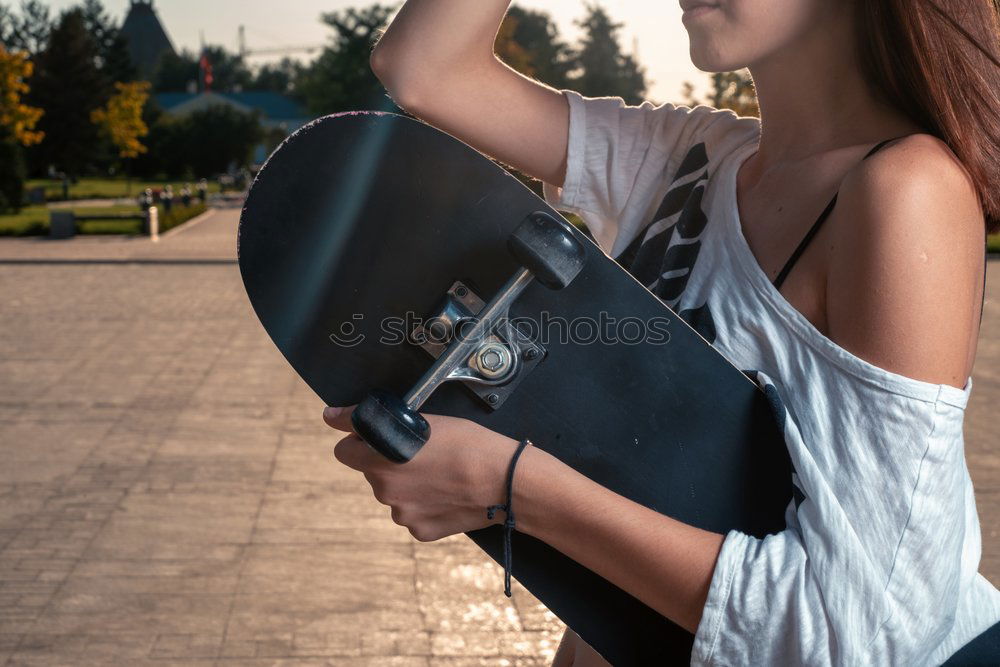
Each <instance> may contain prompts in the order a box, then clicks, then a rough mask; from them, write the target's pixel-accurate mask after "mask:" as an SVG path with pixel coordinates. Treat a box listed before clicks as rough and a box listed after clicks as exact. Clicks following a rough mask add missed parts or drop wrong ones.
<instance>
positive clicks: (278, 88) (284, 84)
mask: <svg viewBox="0 0 1000 667" xmlns="http://www.w3.org/2000/svg"><path fill="white" fill-rule="evenodd" d="M305 69H306V67H305V66H304V65H303V64H302V63H300V62H299V61H297V60H293V59H291V58H287V57H286V58H282V59H281V60H280V61H279V62H277V63H267V64H265V65H263V66H261V67H260V68H259V69H258V70H257V72H256V73H255V74H254V79H253V84H252V88H253V89H254V90H270V91H273V92H276V93H281V94H283V95H291V96H292V97H300V96H299V95H298V91H297V90H296V87H295V84H296V83H297V82H298V80H299V77H301V76H302V74H303V72H304V71H305Z"/></svg>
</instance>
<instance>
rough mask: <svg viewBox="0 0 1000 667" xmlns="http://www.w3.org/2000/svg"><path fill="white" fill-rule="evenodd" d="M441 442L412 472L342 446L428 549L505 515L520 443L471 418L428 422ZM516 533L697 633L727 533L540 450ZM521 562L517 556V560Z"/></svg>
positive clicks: (340, 454) (338, 418)
mask: <svg viewBox="0 0 1000 667" xmlns="http://www.w3.org/2000/svg"><path fill="white" fill-rule="evenodd" d="M350 412H351V411H350V410H349V409H347V410H338V409H336V408H327V410H326V411H324V413H323V417H324V419H325V420H326V422H327V424H329V425H330V426H332V427H334V428H337V429H340V430H343V431H349V430H350V429H351V422H350ZM425 416H426V417H427V420H428V422H429V423H430V425H431V432H432V433H433V434H434V435H433V437H432V438H431V439H430V440H429V441H428V442H427V444H426V445H424V447H423V448H422V449H421V450H420V452H419V453H418V454H417V456H415V457H414V458H413V459H412V460H411V461H409V462H408V463H406V464H405V465H399V464H396V463H391V462H389V461H388V460H386V459H385V458H383V457H382V456H380V455H379V454H378V453H376V452H375V450H373V449H372V448H370V447H368V445H366V444H365V443H364V442H363V441H362V440H360V439H359V438H358V437H357V436H355V435H350V436H348V437H346V438H344V439H343V440H341V441H340V442H339V443H337V446H336V448H335V449H334V454H335V456H336V457H337V459H338V460H339V461H340V462H342V463H344V464H346V465H348V466H350V467H351V468H354V469H355V470H358V471H360V472H362V473H364V475H365V478H366V479H367V480H368V482H369V483H370V484H371V486H372V490H373V491H374V493H375V498H376V499H377V500H378V501H379V502H381V503H384V504H386V505H389V506H391V507H392V519H393V521H395V522H396V523H398V524H400V525H402V526H406V527H407V528H408V529H409V530H410V533H411V534H412V535H413V536H414V537H415V538H416V539H418V540H420V541H422V542H429V541H433V540H437V539H441V538H442V537H446V536H448V535H454V534H456V533H461V532H468V531H470V530H476V529H478V528H483V527H485V526H488V525H490V524H494V523H503V521H504V519H505V518H506V517H505V516H504V514H503V512H498V513H497V514H496V515H495V516H494V518H493V519H492V520H490V519H487V518H486V508H487V507H489V506H490V505H495V504H497V503H501V502H503V501H504V500H505V498H504V494H505V489H504V483H505V480H506V476H507V466H508V463H509V461H510V460H511V456H512V454H513V452H514V450H515V449H516V447H517V442H515V441H514V440H511V439H510V438H507V437H505V436H502V435H500V434H498V433H494V432H493V431H490V430H488V429H486V428H484V427H482V426H479V425H478V424H476V423H474V422H470V421H468V420H465V419H455V418H452V417H442V416H438V415H425ZM513 492H514V497H513V499H512V502H513V508H514V516H515V521H516V529H517V530H518V531H519V532H522V533H528V534H530V535H533V536H534V537H537V538H538V539H541V540H542V541H544V542H547V543H548V544H549V545H551V546H552V547H554V548H556V549H558V550H559V551H561V552H563V553H564V554H566V555H567V556H569V557H570V558H572V559H574V560H576V561H577V562H579V563H580V564H581V565H583V566H584V567H586V568H588V569H590V570H593V571H594V572H596V573H597V574H599V575H601V576H602V577H604V578H605V579H607V580H608V581H610V582H612V583H613V584H615V585H617V586H618V587H619V588H621V589H623V590H625V591H626V592H628V593H630V594H632V595H633V596H635V597H636V598H638V599H639V600H641V601H643V602H645V603H646V604H647V605H649V606H650V607H652V608H653V609H655V610H657V611H658V612H660V613H661V614H663V615H664V616H666V617H667V618H669V619H671V620H672V621H674V622H675V623H677V624H678V625H680V626H682V627H684V628H686V629H687V630H690V631H691V632H694V631H695V630H696V629H697V627H698V621H699V619H700V618H701V612H702V608H703V607H704V605H705V597H706V595H707V592H708V587H709V583H710V582H711V579H712V572H713V570H714V568H715V560H716V557H717V556H718V553H719V549H720V548H721V545H722V540H723V536H722V535H718V534H716V533H710V532H707V531H704V530H701V529H699V528H694V527H692V526H688V525H686V524H683V523H680V522H679V521H675V520H674V519H671V518H669V517H667V516H664V515H663V514H660V513H658V512H655V511H653V510H651V509H648V508H646V507H644V506H642V505H640V504H638V503H636V502H633V501H631V500H629V499H627V498H625V497H623V496H620V495H618V494H616V493H614V492H613V491H610V490H608V489H606V488H604V487H603V486H601V485H600V484H597V483H596V482H593V481H591V480H590V479H589V478H587V477H585V476H584V475H582V474H580V473H579V472H577V471H576V470H574V469H573V468H571V467H570V466H568V465H566V464H565V463H563V462H562V461H560V460H559V459H557V458H556V457H554V456H552V455H551V454H548V453H547V452H545V451H544V450H542V449H539V448H537V447H528V448H527V449H525V450H524V452H523V453H522V455H521V458H520V460H519V461H518V463H517V467H516V469H515V475H514V488H513ZM514 557H515V558H516V557H517V556H516V554H515V556H514Z"/></svg>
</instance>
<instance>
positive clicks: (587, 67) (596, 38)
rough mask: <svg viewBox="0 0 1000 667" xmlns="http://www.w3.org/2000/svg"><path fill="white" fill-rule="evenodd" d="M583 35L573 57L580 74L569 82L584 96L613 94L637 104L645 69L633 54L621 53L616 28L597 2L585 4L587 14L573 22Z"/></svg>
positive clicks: (620, 25)
mask: <svg viewBox="0 0 1000 667" xmlns="http://www.w3.org/2000/svg"><path fill="white" fill-rule="evenodd" d="M576 24H577V25H579V26H580V27H581V28H583V30H584V33H585V34H584V38H583V41H582V44H581V46H580V49H579V51H578V53H577V55H576V58H575V59H574V64H575V65H576V66H577V69H578V71H579V73H578V74H577V75H576V76H574V77H573V78H572V79H571V85H572V86H573V87H574V89H576V90H578V91H579V92H580V93H582V94H584V95H590V96H597V95H615V96H618V97H621V98H622V99H624V100H625V101H626V102H628V103H629V104H639V103H640V102H642V100H643V95H644V94H645V92H646V75H645V70H644V69H643V68H642V67H640V66H639V64H638V63H636V61H635V60H634V59H633V58H632V56H629V55H625V54H623V53H622V52H621V47H620V46H619V44H618V31H619V30H620V29H621V27H622V24H621V23H614V22H612V20H611V18H610V17H609V16H608V14H607V12H606V11H605V10H604V9H603V8H602V7H601V6H600V5H596V4H595V5H590V4H588V5H587V15H586V16H585V17H584V18H583V19H582V20H580V21H577V22H576Z"/></svg>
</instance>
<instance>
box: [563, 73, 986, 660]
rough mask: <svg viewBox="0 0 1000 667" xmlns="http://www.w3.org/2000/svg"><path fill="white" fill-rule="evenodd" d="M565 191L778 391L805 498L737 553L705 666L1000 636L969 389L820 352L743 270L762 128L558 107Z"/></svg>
mask: <svg viewBox="0 0 1000 667" xmlns="http://www.w3.org/2000/svg"><path fill="white" fill-rule="evenodd" d="M563 94H564V95H565V96H566V97H567V99H568V101H569V107H570V119H569V148H568V155H567V173H566V180H565V183H564V184H563V186H562V187H561V188H556V187H554V186H552V185H551V184H547V183H546V184H544V193H545V198H546V200H547V201H548V202H549V203H550V204H551V205H552V206H553V207H555V208H557V209H561V210H566V211H571V212H574V213H577V214H578V215H580V216H581V217H582V218H583V220H584V221H585V222H586V223H587V225H588V227H589V228H590V230H591V231H592V233H593V234H594V236H595V238H596V239H597V240H598V242H599V243H600V244H601V245H602V247H603V248H604V249H605V250H606V251H607V252H608V254H610V255H611V256H612V257H614V258H615V259H617V260H618V261H619V262H620V263H621V264H622V265H623V266H625V268H627V269H629V271H630V272H631V273H633V275H635V276H636V277H637V278H638V279H639V280H640V281H641V282H643V283H644V284H645V285H646V286H647V287H649V289H651V290H652V291H653V292H654V293H655V294H657V295H658V296H659V297H660V298H661V299H663V300H664V302H666V303H667V305H669V306H670V307H671V308H672V309H673V310H674V311H675V312H677V313H678V314H679V315H680V316H681V317H682V318H683V319H684V320H685V321H687V322H688V323H689V324H691V325H692V326H693V327H695V328H696V329H697V330H698V331H699V332H700V333H701V334H702V335H703V336H704V337H705V338H706V339H707V340H708V341H709V342H711V343H712V345H713V346H715V348H716V349H718V350H719V351H720V352H721V353H723V354H724V355H725V356H726V357H728V358H729V359H730V360H731V361H732V362H733V363H734V364H735V365H736V366H737V367H739V368H742V369H747V370H749V369H753V370H758V371H761V372H763V373H764V374H766V375H767V376H768V378H769V379H770V380H771V381H772V382H773V383H774V384H775V385H776V387H777V388H778V391H779V393H780V396H781V398H782V400H783V402H784V404H785V407H786V408H787V411H788V414H789V416H790V421H791V424H790V425H789V427H788V428H786V439H787V441H788V447H789V453H790V455H791V458H792V463H793V467H794V470H795V473H794V475H793V485H794V490H795V498H794V499H793V501H792V502H791V503H790V504H789V507H788V510H787V512H786V523H787V527H786V529H785V530H784V531H782V532H780V533H777V534H775V535H771V536H768V537H766V538H764V539H757V538H754V537H751V536H748V535H746V534H743V533H740V532H736V531H733V532H730V533H729V534H728V535H726V538H725V541H724V544H723V547H722V551H721V554H720V556H719V560H718V564H717V565H716V569H715V573H714V575H713V578H712V582H711V586H710V590H709V594H708V601H707V603H706V605H705V610H704V614H703V616H702V620H701V624H700V625H699V626H698V630H697V633H696V635H695V644H694V651H693V654H692V664H698V665H701V664H723V665H764V664H783V665H785V664H787V665H791V664H809V665H814V664H816V665H819V664H836V665H857V664H879V665H889V664H893V665H925V664H927V665H934V664H940V663H942V662H944V661H945V660H946V659H947V658H948V657H949V656H951V655H952V654H953V653H954V652H955V651H956V650H958V649H959V648H961V647H962V646H963V645H964V644H966V643H967V642H968V641H970V640H971V639H972V638H974V637H975V636H977V635H978V634H980V633H981V632H983V631H984V630H985V629H987V628H988V627H990V626H992V625H993V624H994V623H996V622H997V621H998V620H1000V592H998V591H997V589H996V588H995V587H994V586H993V585H992V584H990V582H989V581H987V580H986V579H985V578H984V577H983V576H982V575H980V574H979V573H978V571H977V570H978V567H979V560H980V550H981V541H980V539H981V538H980V527H979V519H978V516H977V513H976V503H975V498H974V496H973V489H972V481H971V479H970V477H969V472H968V468H967V466H966V463H965V453H964V444H963V435H962V420H963V417H964V412H965V406H966V403H967V401H968V398H969V392H970V391H971V389H972V379H971V378H970V379H969V380H968V382H967V384H966V387H965V389H964V390H962V389H958V388H956V387H952V386H950V385H944V384H931V383H927V382H923V381H919V380H915V379H911V378H907V377H904V376H901V375H898V374H896V373H892V372H889V371H886V370H884V369H881V368H879V367H877V366H874V365H872V364H870V363H868V362H866V361H864V360H862V359H860V358H858V357H856V356H854V355H852V354H851V353H850V352H848V351H846V350H844V349H843V348H841V347H839V346H838V345H836V344H835V343H833V342H832V341H831V340H830V339H828V338H827V337H825V336H824V335H823V334H821V333H820V332H819V331H818V330H817V329H816V328H815V327H813V326H812V324H811V323H810V322H809V321H808V320H807V319H806V318H805V317H804V316H803V315H801V314H800V313H799V312H798V311H797V310H795V309H794V308H793V307H792V306H791V305H790V304H789V303H788V302H787V301H786V300H785V299H784V298H783V297H782V296H781V294H780V293H779V292H778V291H777V290H776V289H775V288H774V286H773V285H772V284H771V282H770V281H769V280H768V278H767V276H766V275H765V274H764V272H763V270H762V269H761V268H760V266H759V265H758V263H757V261H756V258H755V257H754V256H753V254H752V253H751V251H750V248H749V246H748V245H747V243H746V240H745V239H744V237H743V233H742V230H741V226H740V221H739V215H738V209H737V206H736V173H737V169H738V167H739V166H740V165H741V164H742V162H743V161H744V160H745V159H746V158H748V157H749V156H750V155H752V154H753V153H754V152H755V151H756V149H757V144H758V139H759V136H760V124H759V121H758V120H757V119H756V118H747V117H738V116H736V115H735V114H734V113H733V112H732V111H728V110H718V109H715V108H712V107H707V106H696V107H694V108H689V107H686V106H679V105H678V106H675V105H671V104H665V105H661V106H654V105H653V104H651V103H649V102H645V103H643V104H642V105H640V106H627V105H626V104H625V103H624V102H623V101H622V100H621V99H620V98H617V97H603V98H589V97H583V96H581V95H580V94H578V93H576V92H575V91H571V90H565V91H563Z"/></svg>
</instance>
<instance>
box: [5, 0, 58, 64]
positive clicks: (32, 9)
mask: <svg viewBox="0 0 1000 667" xmlns="http://www.w3.org/2000/svg"><path fill="white" fill-rule="evenodd" d="M51 31H52V19H51V18H50V16H49V8H48V6H47V5H44V4H42V3H41V2H40V0H23V1H22V2H21V14H20V15H19V16H18V15H15V14H14V12H13V11H11V10H10V9H8V8H7V7H6V6H2V5H0V40H2V41H3V44H4V46H6V47H7V48H8V49H9V50H11V51H27V52H28V53H30V54H31V55H32V56H35V55H37V54H38V53H40V52H41V51H42V50H43V49H44V48H45V46H46V45H47V44H48V42H49V33H50V32H51Z"/></svg>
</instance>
